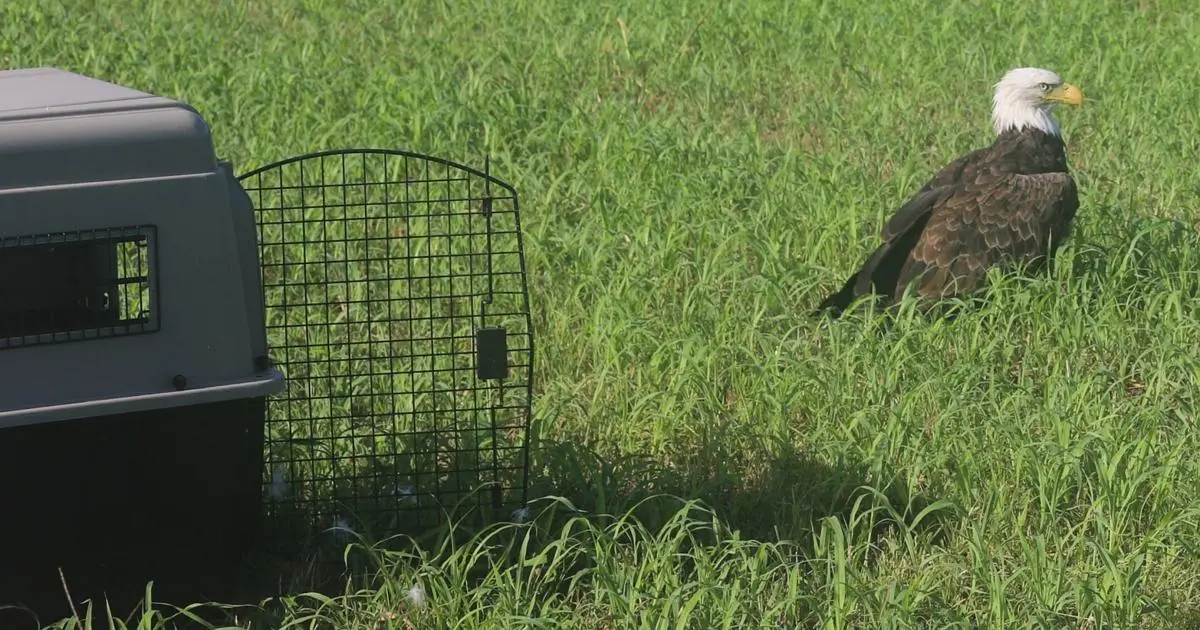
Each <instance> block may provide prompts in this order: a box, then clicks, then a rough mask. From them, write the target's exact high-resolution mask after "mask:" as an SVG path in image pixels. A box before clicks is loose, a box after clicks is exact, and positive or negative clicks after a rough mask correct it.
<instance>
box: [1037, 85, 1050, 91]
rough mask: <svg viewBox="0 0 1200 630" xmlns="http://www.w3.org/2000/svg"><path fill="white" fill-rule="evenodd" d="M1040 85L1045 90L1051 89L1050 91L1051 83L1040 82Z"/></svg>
mask: <svg viewBox="0 0 1200 630" xmlns="http://www.w3.org/2000/svg"><path fill="white" fill-rule="evenodd" d="M1038 87H1041V88H1042V91H1043V92H1049V91H1050V84H1049V83H1039V84H1038Z"/></svg>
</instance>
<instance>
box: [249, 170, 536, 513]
mask: <svg viewBox="0 0 1200 630" xmlns="http://www.w3.org/2000/svg"><path fill="white" fill-rule="evenodd" d="M485 170H486V167H485ZM239 180H241V183H242V187H243V188H244V189H245V190H246V192H247V194H249V196H250V199H251V201H252V202H253V204H254V207H255V209H256V215H257V223H258V232H259V243H260V258H261V263H262V279H263V291H264V303H265V307H266V322H267V335H268V344H269V346H270V353H271V357H272V360H273V361H274V362H275V363H276V365H278V367H279V368H280V369H281V370H282V371H283V372H284V374H285V376H286V378H287V389H286V391H285V392H284V393H282V394H280V395H277V396H276V397H275V398H273V399H272V400H271V401H270V402H269V404H268V411H267V425H266V426H267V429H266V453H265V460H266V464H267V465H266V471H265V480H264V482H265V495H266V498H267V501H268V509H267V511H268V517H271V516H275V517H279V516H291V517H293V518H297V517H299V518H300V519H301V522H304V523H306V524H307V526H309V527H316V528H328V527H330V526H337V525H342V526H348V527H354V525H353V523H354V521H355V520H358V521H359V522H362V521H365V520H367V519H370V521H371V522H374V523H375V524H376V525H383V526H385V527H388V528H390V529H392V530H393V531H395V530H406V529H410V528H412V527H418V528H419V527H427V526H429V525H432V524H434V523H435V522H436V521H437V519H439V518H440V517H441V516H442V515H443V514H444V512H443V510H445V511H448V512H451V513H452V514H454V515H455V516H459V515H461V514H462V510H465V509H472V508H475V509H477V508H481V507H482V508H485V510H483V511H482V512H481V515H482V514H489V513H490V514H492V515H496V514H497V513H499V515H504V512H503V511H504V510H508V509H513V508H514V507H515V506H518V505H520V504H522V503H523V502H524V501H525V490H526V473H527V469H528V454H527V443H526V433H527V431H528V424H529V413H530V395H531V387H532V359H533V357H532V354H533V340H532V335H531V330H530V315H529V305H528V294H527V290H526V285H525V269H524V255H523V251H522V244H521V234H520V221H519V216H518V205H517V195H516V192H515V191H514V190H513V189H512V187H510V186H509V185H507V184H505V183H504V182H502V181H500V180H498V179H495V178H493V177H492V176H490V175H489V174H488V173H486V172H480V171H477V170H474V169H471V168H468V167H465V166H462V165H458V164H454V163H451V162H447V161H445V160H441V159H437V158H432V157H428V156H421V155H417V154H412V153H407V152H401V151H381V150H347V151H334V152H325V153H316V154H310V155H305V156H299V157H295V158H292V159H289V160H285V161H282V162H277V163H275V164H271V165H268V166H264V167H262V168H259V169H256V170H254V171H251V172H249V173H247V174H245V175H242V176H240V177H239ZM380 517H383V518H384V519H386V520H385V521H384V522H383V523H379V518H380ZM293 522H295V521H293Z"/></svg>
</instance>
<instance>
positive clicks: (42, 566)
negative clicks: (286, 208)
mask: <svg viewBox="0 0 1200 630" xmlns="http://www.w3.org/2000/svg"><path fill="white" fill-rule="evenodd" d="M261 295H262V294H261V287H260V279H259V267H258V253H257V241H256V235H255V224H254V214H253V212H252V208H251V204H250V200H249V197H248V196H247V195H246V193H245V192H244V191H243V190H242V188H241V187H240V186H239V184H238V182H237V179H236V178H235V177H234V174H233V172H232V171H231V168H230V165H229V164H228V163H225V162H222V161H220V160H218V159H217V157H216V156H215V153H214V149H213V144H212V140H211V138H210V136H209V129H208V127H207V125H206V124H205V122H204V120H203V119H202V118H201V117H200V115H199V114H197V112H196V111H195V110H193V109H191V108H190V107H188V106H187V105H184V104H181V103H178V102H176V101H172V100H169V99H165V98H159V97H155V96H152V95H149V94H144V93H142V92H138V91H135V90H132V89H128V88H124V87H120V86H117V85H113V84H111V83H106V82H103V81H99V80H95V79H91V78H87V77H83V76H80V75H77V74H72V73H69V72H64V71H61V70H57V69H31V70H17V71H8V72H0V505H2V506H3V508H2V509H3V510H4V515H3V518H0V567H2V568H0V606H3V605H10V604H11V605H25V606H29V607H31V608H32V609H33V610H34V611H35V612H37V613H38V614H39V615H41V616H42V617H43V622H47V621H49V620H53V619H56V618H58V617H59V616H61V615H63V614H64V613H66V608H65V604H66V597H65V595H64V587H63V581H64V580H65V582H66V587H67V588H68V589H70V592H71V595H72V599H73V600H75V601H76V602H79V601H81V600H84V599H88V598H95V599H94V601H96V600H98V598H100V597H102V596H107V597H108V598H109V599H110V600H112V601H113V603H114V605H115V606H116V607H115V608H114V612H118V613H121V614H123V613H124V612H125V609H122V608H121V606H132V605H134V604H136V602H137V599H138V598H139V597H140V596H141V595H142V593H143V590H144V588H145V583H146V582H147V581H150V580H154V581H155V592H156V594H157V595H158V596H160V597H163V598H167V599H168V600H170V598H172V597H176V596H177V597H179V598H186V599H189V600H191V599H194V598H197V597H217V598H220V597H223V596H226V595H227V594H228V590H227V587H229V586H230V579H229V578H230V575H232V569H231V567H234V566H236V565H235V563H236V562H237V561H238V560H239V558H240V557H241V556H242V554H243V553H244V552H245V551H246V547H247V544H248V542H249V541H250V540H251V538H252V536H253V535H254V533H255V532H254V528H255V527H256V525H257V523H258V517H259V514H260V511H261V501H262V495H261V493H262V484H261V479H262V467H263V455H262V453H263V422H264V417H265V405H266V399H267V396H268V395H270V394H272V393H275V392H279V391H281V390H282V389H283V385H284V382H283V377H282V375H281V373H280V372H279V371H277V370H276V369H275V368H274V367H272V366H271V365H270V361H269V360H268V358H267V345H266V336H265V328H264V315H263V313H264V311H263V304H262V297H261ZM60 569H61V571H62V573H61V575H60V573H59V571H60ZM170 601H173V600H170ZM100 610H103V608H101V609H100ZM20 615H21V613H20V612H19V611H13V610H8V611H0V627H5V628H10V627H25V626H24V625H20V624H25V623H29V621H28V617H24V619H26V620H25V621H21V619H22V617H21V616H20Z"/></svg>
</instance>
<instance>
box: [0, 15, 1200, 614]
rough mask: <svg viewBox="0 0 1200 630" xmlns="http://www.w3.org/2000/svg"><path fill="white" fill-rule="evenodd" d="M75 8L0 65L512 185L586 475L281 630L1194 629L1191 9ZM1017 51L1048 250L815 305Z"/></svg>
mask: <svg viewBox="0 0 1200 630" xmlns="http://www.w3.org/2000/svg"><path fill="white" fill-rule="evenodd" d="M86 4H87V7H86V8H85V7H84V6H83V5H81V4H80V3H70V2H62V1H60V0H45V1H43V2H38V3H33V2H13V1H8V0H6V1H4V2H3V3H0V33H2V35H3V39H2V40H0V41H2V45H0V61H2V65H3V66H4V67H33V66H57V67H61V68H65V69H68V70H72V71H76V72H80V73H83V74H89V75H92V76H98V77H102V78H105V79H108V80H111V81H114V82H118V83H123V84H128V85H132V86H135V87H138V88H140V89H143V90H146V91H151V92H156V93H161V94H164V95H168V96H172V97H176V98H179V99H182V100H185V101H187V102H189V103H191V104H192V105H193V106H195V107H196V108H197V109H198V110H199V111H200V112H201V113H203V115H204V116H205V117H206V118H207V119H208V120H209V122H210V124H211V125H212V127H213V133H214V138H215V142H216V145H217V148H218V151H219V153H220V154H221V155H222V156H224V157H226V158H228V159H231V160H233V161H234V163H235V164H236V166H237V170H238V172H244V171H246V170H248V169H249V168H252V167H254V166H258V165H261V164H265V163H268V162H272V161H274V160H277V159H281V158H284V157H288V156H291V155H294V154H298V153H303V152H307V151H313V150H320V149H328V148H338V147H355V146H376V147H396V148H403V149H408V150H412V151H418V152H422V153H427V154H432V155H437V156H441V157H445V158H448V159H452V160H455V161H459V162H463V163H466V164H469V165H475V166H482V162H483V157H484V156H485V155H490V156H491V168H492V172H493V173H494V174H496V175H497V176H498V177H500V178H502V179H504V180H506V181H508V182H510V183H511V184H513V186H514V187H515V188H516V190H517V191H518V192H519V194H520V195H521V210H522V223H523V228H524V231H525V243H526V252H527V264H528V269H529V280H528V281H529V288H530V299H531V303H532V308H533V313H534V333H535V342H536V344H537V355H536V364H535V392H534V393H535V399H534V425H533V435H532V446H533V452H532V460H533V471H532V474H533V475H534V477H533V484H532V487H531V495H532V496H533V497H558V498H547V499H542V500H538V501H536V502H535V503H534V504H533V506H532V509H533V513H534V515H535V516H537V517H538V518H537V519H536V520H534V521H533V523H532V524H524V525H520V526H518V525H506V526H503V527H500V528H498V529H494V530H488V532H486V533H483V534H480V535H478V536H477V537H475V538H474V539H472V540H471V541H469V542H467V543H465V544H461V545H454V546H451V545H445V546H439V545H438V544H437V543H436V541H433V542H428V543H427V544H426V545H425V547H424V551H423V552H422V553H419V554H413V555H411V556H405V555H398V554H382V553H381V554H380V555H379V556H378V558H377V559H378V560H379V561H380V562H381V563H382V564H381V566H380V568H379V569H378V574H379V577H380V578H382V580H381V582H380V583H379V584H378V585H377V586H376V587H374V588H371V589H363V590H358V589H352V590H351V591H349V592H348V593H347V594H346V595H344V596H341V597H335V598H329V597H324V596H317V595H303V594H300V593H297V594H296V595H295V596H294V597H291V598H288V599H286V600H285V601H284V602H282V609H281V610H282V612H281V613H280V614H282V617H281V618H279V619H277V620H276V621H275V622H273V623H272V625H271V626H269V627H276V628H312V629H316V628H321V629H331V630H332V629H337V630H368V629H371V630H375V629H383V628H395V629H401V628H403V629H409V628H422V629H424V628H470V629H475V628H496V629H500V628H504V629H509V628H550V627H554V628H580V629H595V630H600V629H610V628H662V629H666V628H695V629H702V628H830V629H833V628H864V629H865V628H872V629H873V628H915V627H921V628H1025V627H1035V628H1176V629H1183V628H1200V499H1197V496H1198V495H1200V458H1198V457H1197V455H1196V451H1197V449H1198V448H1200V440H1198V439H1197V432H1196V409H1197V406H1196V393H1197V380H1200V212H1198V211H1197V206H1198V203H1200V199H1198V195H1200V175H1198V174H1197V170H1196V167H1195V160H1196V156H1197V155H1198V150H1200V134H1198V130H1200V106H1198V100H1197V99H1198V94H1200V93H1198V92H1197V90H1196V88H1195V85H1194V84H1195V81H1194V75H1195V70H1194V68H1195V63H1196V60H1197V53H1196V52H1195V51H1196V50H1200V10H1197V9H1195V8H1191V5H1190V3H1187V2H1184V1H1183V0H1172V1H1161V2H1160V1H1156V0H1140V1H1138V0H1128V1H1122V2H1117V1H1115V0H1110V1H1107V2H1104V1H1100V0H1094V1H1087V0H1064V1H1063V2H1060V3H1051V2H1045V1H1031V2H1018V1H1014V2H996V1H983V0H977V1H968V2H949V1H939V2H920V1H918V0H898V1H894V2H887V3H879V4H876V3H871V2H865V1H856V2H845V3H835V2H822V1H819V0H802V1H799V2H784V1H782V0H749V1H747V2H743V3H740V4H738V5H735V4H732V3H720V2H715V1H712V0H694V1H685V2H653V3H649V2H647V3H636V2H630V3H623V4H619V3H613V2H602V3H598V4H597V5H595V6H594V7H592V8H588V5H586V4H580V5H577V6H576V7H575V8H573V7H571V4H572V3H568V2H564V1H553V2H552V1H549V0H546V1H535V0H509V1H507V2H506V1H501V0H492V1H483V0H479V1H476V2H469V3H468V2H443V1H438V0H425V1H411V2H390V3H384V2H373V3H369V2H363V1H361V0H328V1H327V2H315V1H313V0H306V1H304V2H277V3H266V2H258V3H249V2H245V1H242V0H239V1H236V2H234V1H229V2H201V3H197V4H196V5H190V4H187V3H174V4H175V6H171V4H172V3H169V2H165V1H164V0H153V1H145V0H143V1H136V0H125V1H115V0H102V1H100V2H96V3H86ZM272 5H273V6H272ZM1022 65H1037V66H1043V67H1048V68H1052V69H1054V70H1056V71H1057V72H1059V73H1060V74H1061V75H1062V76H1063V77H1064V78H1065V79H1067V80H1068V81H1072V82H1074V83H1077V84H1078V85H1080V86H1081V87H1082V88H1083V90H1084V93H1085V94H1086V95H1087V97H1088V102H1087V103H1086V105H1085V106H1084V107H1083V108H1081V109H1078V110H1070V111H1061V112H1060V113H1059V114H1058V117H1059V120H1060V122H1061V123H1062V125H1063V128H1064V132H1065V135H1066V138H1067V141H1068V150H1069V152H1070V159H1071V163H1072V168H1073V169H1074V171H1075V174H1076V177H1077V179H1078V181H1079V182H1080V186H1081V198H1082V207H1081V209H1080V214H1079V223H1078V230H1077V232H1076V235H1075V238H1074V239H1073V240H1072V242H1071V244H1070V247H1069V249H1068V251H1066V252H1065V253H1064V255H1063V258H1062V260H1061V262H1060V264H1059V265H1058V267H1057V269H1056V270H1055V272H1054V273H1053V274H1050V275H1047V276H1044V277H1039V278H1034V279H1027V280H1019V281H1018V280H1006V281H1002V282H999V283H998V285H997V287H996V289H995V291H994V292H993V300H992V302H991V303H990V305H989V306H987V307H986V308H983V309H980V310H977V311H974V312H972V313H970V314H968V315H967V316H964V317H962V318H960V319H959V320H957V321H956V322H954V323H953V324H947V323H945V322H930V321H924V320H921V319H919V318H916V317H912V316H910V315H902V317H901V320H900V322H899V323H898V324H897V325H896V326H895V327H893V328H891V329H889V330H886V331H882V332H881V331H880V329H879V328H878V327H877V326H875V325H874V324H872V323H871V322H870V321H863V320H861V319H857V320H856V319H848V320H845V321H844V322H842V323H839V324H838V325H836V326H832V327H821V326H819V325H818V323H817V322H815V321H813V320H811V319H809V318H807V317H806V314H807V313H808V312H809V310H810V309H811V308H812V307H813V306H814V305H815V304H816V303H817V301H818V300H819V299H820V298H821V297H822V296H823V294H824V292H826V291H829V290H832V289H834V288H836V287H837V286H838V285H839V284H840V283H841V282H842V281H843V280H844V278H845V275H846V274H848V273H849V272H850V271H851V270H852V268H853V266H854V265H856V264H857V263H859V262H860V260H861V259H862V257H863V256H865V254H866V253H867V252H868V251H869V249H870V248H872V247H873V246H874V244H875V243H876V238H877V236H876V234H877V232H878V227H879V226H880V224H881V222H882V221H883V219H884V217H885V216H886V215H887V214H889V213H890V212H891V211H892V210H893V209H894V208H895V207H897V206H898V205H899V204H900V203H901V202H902V201H903V200H904V199H905V198H906V196H907V194H908V193H909V192H910V191H912V190H914V189H915V188H916V187H917V186H918V185H919V184H920V183H921V182H923V180H924V179H925V178H926V177H928V176H929V174H931V173H932V171H933V170H934V169H935V168H937V167H938V166H940V165H941V164H943V163H945V162H947V161H949V160H950V159H952V158H953V157H955V156H957V155H959V154H960V153H962V152H964V151H966V150H968V149H970V148H974V147H976V146H979V145H981V144H984V143H987V142H989V141H990V139H991V125H990V121H989V118H988V115H989V109H990V105H991V86H992V84H993V83H994V82H995V81H996V80H997V79H998V78H999V77H1000V76H1001V75H1002V74H1003V72H1004V71H1005V70H1007V69H1009V68H1010V67H1015V66H1022ZM688 501H698V502H700V503H695V504H693V503H688ZM572 510H577V511H574V512H573V511H572ZM95 614H96V615H99V614H100V611H95ZM239 618H244V617H239ZM244 623H249V622H244ZM164 624H165V622H164V621H163V620H162V618H161V616H160V615H157V614H155V615H147V616H146V617H145V619H142V620H141V621H140V622H139V621H138V620H136V619H135V620H134V621H132V622H131V623H130V625H129V627H130V628H133V627H137V628H145V629H147V630H153V629H156V628H165V627H166V626H165V625H164ZM58 627H59V628H63V629H66V628H84V627H87V628H108V627H109V624H108V622H107V621H104V620H102V619H100V618H97V619H94V620H92V621H91V622H87V623H83V624H81V623H79V622H77V621H70V620H69V621H64V622H62V623H60V625H59V626H58ZM249 627H252V628H263V627H268V626H265V625H261V624H251V625H249Z"/></svg>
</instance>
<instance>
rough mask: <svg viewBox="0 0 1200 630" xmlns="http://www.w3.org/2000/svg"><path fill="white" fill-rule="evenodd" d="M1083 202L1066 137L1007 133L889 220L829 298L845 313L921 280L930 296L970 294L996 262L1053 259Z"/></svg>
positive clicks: (919, 291) (891, 297)
mask: <svg viewBox="0 0 1200 630" xmlns="http://www.w3.org/2000/svg"><path fill="white" fill-rule="evenodd" d="M1078 208H1079V197H1078V192H1077V190H1076V187H1075V181H1074V179H1073V178H1072V177H1071V175H1070V173H1069V171H1068V169H1067V157H1066V148H1065V146H1064V145H1063V141H1062V138H1060V137H1059V136H1057V135H1052V134H1047V133H1044V132H1042V131H1039V130H1037V129H1029V128H1026V129H1023V130H1021V131H1007V132H1005V133H1002V134H1000V135H999V136H997V138H996V140H995V141H994V142H993V143H992V145H991V146H989V147H985V148H982V149H977V150H975V151H972V152H970V153H968V154H966V155H964V156H962V157H960V158H958V159H956V160H955V161H953V162H951V163H950V164H948V165H946V166H945V167H944V168H942V169H941V170H940V171H938V172H937V173H936V174H935V175H934V176H933V177H932V178H931V179H930V180H929V181H928V182H927V183H926V184H925V185H924V186H923V187H922V188H921V189H920V190H918V191H917V192H916V194H914V195H913V196H912V197H911V198H909V199H908V201H907V202H906V203H905V204H904V205H903V206H901V207H900V209H899V210H897V211H896V213H895V214H894V215H893V216H892V217H891V218H890V219H889V220H888V222H887V223H886V224H885V225H884V226H883V230H882V234H881V235H882V237H883V244H882V245H880V246H879V247H878V248H877V249H876V250H875V251H874V252H873V253H872V254H871V256H870V257H868V258H867V260H866V262H865V263H863V265H862V266H861V267H860V268H859V269H858V270H857V271H856V272H855V273H854V274H853V275H851V276H850V278H849V279H848V280H847V281H846V282H845V284H844V285H843V286H842V288H841V290H839V291H838V292H836V293H834V294H833V295H830V296H829V297H827V298H825V300H824V301H822V302H821V305H820V306H819V307H818V309H817V312H818V313H822V312H826V311H829V312H832V313H833V314H834V316H836V315H838V314H840V313H841V312H842V311H844V310H845V309H846V308H847V307H849V306H850V304H851V303H853V302H854V301H855V300H857V299H858V298H860V297H862V296H865V295H872V294H874V295H876V296H879V297H880V298H882V300H883V301H884V302H885V303H888V304H891V303H894V302H895V301H896V300H898V299H899V298H900V297H901V296H903V294H904V292H905V290H906V289H907V288H908V287H909V286H910V285H913V290H914V293H915V294H916V295H917V296H918V297H919V298H921V299H922V300H923V301H936V300H941V299H945V298H954V297H966V296H967V295H969V294H971V293H974V292H975V291H977V290H979V289H981V288H983V286H984V283H985V280H986V277H987V273H988V270H989V269H990V268H992V267H1000V268H1001V269H1005V270H1011V269H1014V268H1016V267H1025V268H1027V269H1029V270H1037V269H1039V268H1041V267H1043V266H1044V265H1045V264H1046V263H1047V262H1048V261H1049V260H1050V259H1052V258H1053V256H1054V253H1055V252H1056V251H1057V250H1058V248H1059V247H1061V246H1062V244H1063V242H1064V240H1065V239H1066V237H1067V235H1068V234H1069V232H1070V228H1071V222H1072V220H1073V219H1074V217H1075V212H1076V210H1077V209H1078Z"/></svg>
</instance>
